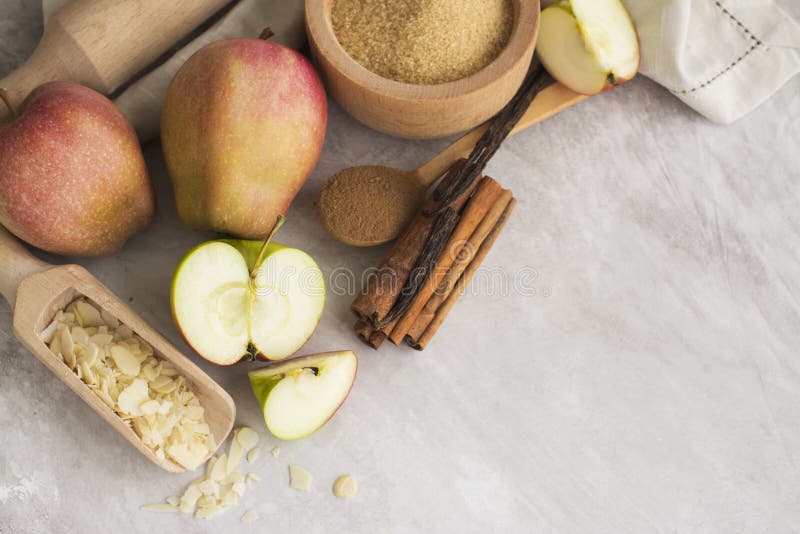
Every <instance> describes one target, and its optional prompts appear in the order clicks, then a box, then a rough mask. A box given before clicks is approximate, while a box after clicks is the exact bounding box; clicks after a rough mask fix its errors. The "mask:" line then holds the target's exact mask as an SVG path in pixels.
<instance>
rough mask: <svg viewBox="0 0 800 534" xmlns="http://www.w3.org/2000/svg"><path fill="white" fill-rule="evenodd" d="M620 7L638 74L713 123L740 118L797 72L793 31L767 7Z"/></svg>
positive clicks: (656, 1) (704, 2) (697, 2)
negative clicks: (627, 16) (630, 25)
mask: <svg viewBox="0 0 800 534" xmlns="http://www.w3.org/2000/svg"><path fill="white" fill-rule="evenodd" d="M792 1H798V0H792ZM623 3H624V4H625V5H626V7H627V8H628V11H630V13H631V16H632V17H633V20H634V22H635V24H636V29H637V31H638V33H639V41H640V45H641V51H642V63H641V66H640V72H641V73H642V74H644V75H645V76H647V77H649V78H652V79H653V80H655V81H656V82H658V83H659V84H660V85H662V86H664V87H666V88H667V89H668V90H669V91H670V92H672V94H674V95H675V96H677V97H678V98H680V99H681V100H683V101H684V102H685V103H686V104H688V105H689V106H691V107H692V108H694V109H695V110H697V111H698V112H699V113H701V114H702V115H704V116H705V117H707V118H708V119H710V120H712V121H714V122H717V123H722V124H727V123H731V122H733V121H735V120H737V119H739V118H741V117H742V116H744V115H746V114H747V113H749V112H750V111H752V110H753V109H755V108H756V107H757V106H759V105H760V104H762V103H763V102H764V101H766V100H767V99H768V98H769V97H770V96H772V95H773V94H774V93H775V92H776V91H777V90H778V89H780V87H781V86H782V85H783V84H784V83H786V82H787V81H788V80H789V79H790V78H791V77H792V76H794V75H795V74H797V73H798V72H800V25H798V24H797V22H795V21H794V20H793V19H792V18H791V17H790V16H789V15H788V14H786V13H785V12H784V11H783V10H781V9H780V7H778V5H777V4H775V2H773V1H772V0H623Z"/></svg>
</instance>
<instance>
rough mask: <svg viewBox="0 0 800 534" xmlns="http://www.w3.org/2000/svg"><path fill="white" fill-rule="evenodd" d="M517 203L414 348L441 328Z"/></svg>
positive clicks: (513, 202)
mask: <svg viewBox="0 0 800 534" xmlns="http://www.w3.org/2000/svg"><path fill="white" fill-rule="evenodd" d="M516 204H517V201H516V199H513V198H512V199H511V201H510V202H509V203H508V205H507V206H506V208H505V210H504V211H503V214H502V215H501V216H500V219H499V220H498V221H497V224H496V225H495V226H494V228H493V229H492V231H491V232H490V233H489V235H487V236H486V239H484V241H483V244H481V247H480V248H479V249H478V252H477V253H476V254H475V257H474V258H473V259H472V262H471V263H470V264H469V266H468V267H467V269H466V270H465V271H464V274H463V275H461V278H459V281H458V283H457V284H456V288H454V290H453V291H451V292H450V294H449V295H448V296H447V298H446V299H445V300H444V302H442V305H441V306H439V308H438V309H437V310H436V314H435V315H434V317H433V319H432V320H431V322H430V324H429V325H428V327H427V328H426V329H425V331H424V332H423V334H422V335H421V336H420V337H419V339H417V340H416V342H409V345H411V346H412V347H413V348H415V349H417V350H422V349H424V348H425V347H426V346H427V345H428V343H429V342H430V340H431V339H432V338H433V336H434V335H435V334H436V332H437V331H438V330H439V327H440V326H441V325H442V323H443V322H444V320H445V319H446V318H447V315H448V314H449V313H450V310H452V309H453V306H454V305H455V303H456V301H457V300H458V298H459V297H460V296H461V293H463V291H464V289H465V288H466V286H467V284H468V283H469V281H470V280H471V279H472V277H473V275H474V274H475V272H477V270H478V268H480V266H481V263H483V260H484V259H485V258H486V256H487V255H488V254H489V251H490V250H491V249H492V245H494V243H495V241H496V240H497V237H498V236H499V235H500V232H501V231H502V229H503V227H504V226H505V224H506V222H507V221H508V217H509V215H511V212H512V211H513V210H514V206H516Z"/></svg>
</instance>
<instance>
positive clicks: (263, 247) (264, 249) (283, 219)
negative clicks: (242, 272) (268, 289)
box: [250, 215, 286, 278]
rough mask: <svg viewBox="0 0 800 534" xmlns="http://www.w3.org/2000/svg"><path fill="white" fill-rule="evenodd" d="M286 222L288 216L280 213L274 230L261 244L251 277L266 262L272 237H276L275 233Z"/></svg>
mask: <svg viewBox="0 0 800 534" xmlns="http://www.w3.org/2000/svg"><path fill="white" fill-rule="evenodd" d="M284 222H286V217H284V216H283V215H278V218H277V220H276V221H275V226H273V227H272V230H270V232H269V235H268V236H267V238H266V239H265V240H264V243H263V244H262V245H261V250H259V251H258V257H257V258H256V262H255V264H253V270H252V271H250V278H255V277H256V273H257V272H258V268H259V267H261V264H262V263H263V262H264V254H265V253H266V252H267V247H268V246H269V244H270V241H272V238H273V237H275V234H277V233H278V230H279V229H280V227H281V226H283V223H284Z"/></svg>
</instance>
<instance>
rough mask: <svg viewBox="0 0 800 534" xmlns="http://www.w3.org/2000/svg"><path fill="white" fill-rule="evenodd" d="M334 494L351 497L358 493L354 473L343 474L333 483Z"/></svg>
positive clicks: (342, 497)
mask: <svg viewBox="0 0 800 534" xmlns="http://www.w3.org/2000/svg"><path fill="white" fill-rule="evenodd" d="M333 494H334V495H336V496H337V497H339V498H340V499H349V498H351V497H352V496H353V495H355V494H356V479H355V477H353V475H342V476H340V477H339V478H337V479H336V482H334V483H333Z"/></svg>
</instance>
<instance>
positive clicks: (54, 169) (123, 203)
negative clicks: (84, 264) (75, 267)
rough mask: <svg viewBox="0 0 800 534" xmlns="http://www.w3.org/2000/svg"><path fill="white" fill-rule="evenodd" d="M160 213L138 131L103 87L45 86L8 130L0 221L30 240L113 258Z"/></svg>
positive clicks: (1, 143) (0, 145)
mask: <svg viewBox="0 0 800 534" xmlns="http://www.w3.org/2000/svg"><path fill="white" fill-rule="evenodd" d="M154 211H155V205H154V198H153V189H152V186H151V184H150V180H149V178H148V174H147V168H146V167H145V162H144V157H143V155H142V151H141V147H140V146H139V141H138V140H137V138H136V133H135V132H134V130H133V128H132V127H131V125H130V124H129V123H128V121H127V119H126V118H125V117H124V116H123V114H122V113H121V112H120V111H119V110H118V109H117V107H116V106H114V104H113V103H112V102H111V101H110V100H108V99H107V98H106V97H104V96H103V95H101V94H100V93H97V92H95V91H93V90H92V89H89V88H87V87H83V86H81V85H77V84H73V83H68V82H51V83H47V84H44V85H42V86H40V87H38V88H36V89H34V90H33V91H32V92H31V94H30V95H29V96H28V98H27V99H26V101H25V102H24V104H23V111H22V114H21V115H20V116H19V118H18V119H16V120H15V121H14V122H12V123H11V124H10V125H9V126H7V127H6V128H5V129H3V130H2V131H0V223H2V224H3V226H5V227H6V228H8V230H10V231H11V232H12V233H13V234H15V235H16V236H17V237H19V238H20V239H22V240H23V241H26V242H28V243H30V244H31V245H33V246H36V247H38V248H40V249H43V250H46V251H48V252H53V253H56V254H64V255H71V256H107V255H110V254H113V253H114V252H116V251H117V250H119V248H120V247H122V245H123V244H124V243H125V241H127V240H128V238H129V237H131V236H132V235H133V234H135V233H137V232H139V231H140V230H141V229H143V228H144V227H145V226H147V224H148V223H149V222H150V221H151V220H152V218H153V213H154Z"/></svg>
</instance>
